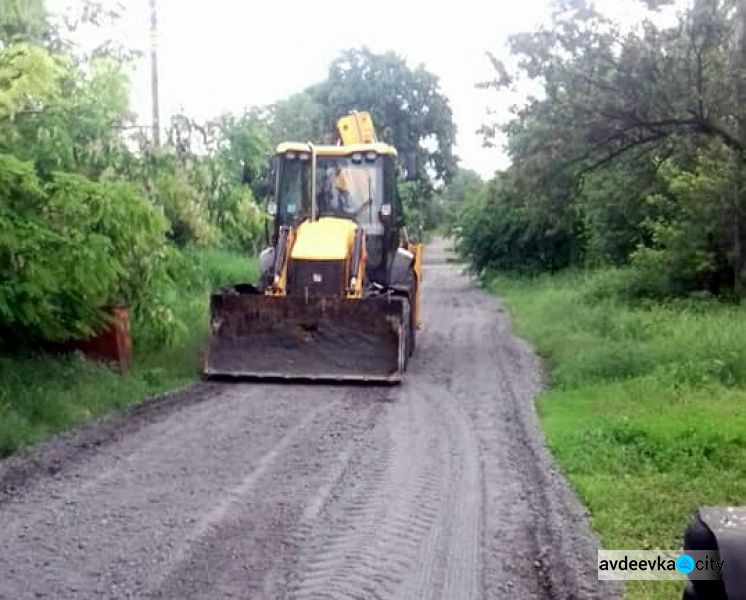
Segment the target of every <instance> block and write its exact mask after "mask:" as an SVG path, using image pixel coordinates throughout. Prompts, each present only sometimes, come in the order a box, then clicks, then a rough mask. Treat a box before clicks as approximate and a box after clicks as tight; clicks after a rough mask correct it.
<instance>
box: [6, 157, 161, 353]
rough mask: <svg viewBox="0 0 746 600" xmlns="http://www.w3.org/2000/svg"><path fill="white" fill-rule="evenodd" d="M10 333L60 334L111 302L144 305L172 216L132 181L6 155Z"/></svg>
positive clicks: (78, 328) (74, 332) (73, 330)
mask: <svg viewBox="0 0 746 600" xmlns="http://www.w3.org/2000/svg"><path fill="white" fill-rule="evenodd" d="M0 231H2V234H1V235H0V331H2V332H3V338H5V339H6V340H7V339H8V338H13V339H15V340H18V339H25V340H29V341H60V340H64V339H68V338H71V337H79V336H83V335H88V334H90V333H91V332H92V331H93V330H95V329H96V328H97V327H99V326H101V325H102V324H103V323H104V319H105V316H104V311H103V310H102V308H103V307H104V306H105V305H106V304H109V303H113V302H120V301H125V302H137V299H138V296H139V294H141V293H142V292H143V290H144V289H146V288H147V287H148V285H150V283H151V280H152V277H153V274H154V273H156V272H157V270H158V268H159V267H158V263H159V261H160V259H161V256H162V252H163V249H164V244H165V239H164V234H165V231H166V221H165V219H164V217H163V215H162V213H161V212H160V211H159V210H156V209H155V208H153V206H152V205H151V204H150V203H149V202H148V201H147V200H146V199H145V198H144V197H143V196H142V195H141V194H140V193H139V192H138V191H137V189H136V188H134V187H133V186H131V185H128V184H125V183H111V182H105V183H96V182H93V181H91V180H89V179H87V178H85V177H83V176H80V175H72V174H63V173H55V174H54V175H53V177H52V180H51V181H50V182H49V183H48V184H46V185H44V184H42V182H40V181H39V179H38V178H37V176H36V175H35V173H34V170H33V167H32V166H31V165H30V164H29V163H25V162H22V161H19V160H17V159H15V158H13V157H12V156H7V155H0Z"/></svg>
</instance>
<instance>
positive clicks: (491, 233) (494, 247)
mask: <svg viewBox="0 0 746 600" xmlns="http://www.w3.org/2000/svg"><path fill="white" fill-rule="evenodd" d="M525 198H526V197H525V195H524V193H523V191H522V190H521V186H520V183H519V182H518V181H517V180H516V179H515V178H513V177H511V175H510V174H498V175H497V176H496V177H495V179H493V180H492V181H490V182H489V184H488V185H487V189H486V192H485V193H484V194H477V195H476V196H474V197H473V198H472V199H470V200H468V201H467V202H466V204H465V205H464V206H463V207H462V209H461V212H460V214H459V218H458V222H457V229H456V232H455V233H456V240H457V248H458V250H459V252H460V253H461V254H462V255H464V256H466V257H467V258H469V260H470V261H471V262H472V265H473V266H474V268H475V270H476V271H478V272H481V271H482V270H484V269H487V268H492V269H504V270H508V271H517V272H537V271H541V270H556V269H559V268H562V267H565V266H568V265H569V264H570V262H571V260H572V258H573V253H574V252H575V251H576V249H575V248H576V239H575V237H574V236H573V235H572V234H571V233H570V232H568V231H566V230H565V228H564V227H563V226H562V221H561V220H560V219H558V218H557V217H556V215H553V214H551V213H547V214H541V213H539V212H538V211H537V210H536V205H531V204H529V203H527V202H526V201H525ZM571 225H572V224H571Z"/></svg>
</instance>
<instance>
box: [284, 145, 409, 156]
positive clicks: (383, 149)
mask: <svg viewBox="0 0 746 600" xmlns="http://www.w3.org/2000/svg"><path fill="white" fill-rule="evenodd" d="M314 149H315V150H316V155H317V156H349V155H350V154H353V153H355V152H377V153H378V154H387V155H391V156H396V148H394V147H393V146H389V145H388V144H384V143H382V142H375V143H373V144H350V145H349V146H314ZM308 150H309V148H308V144H303V143H302V142H282V143H281V144H278V145H277V148H275V154H285V152H288V151H293V152H308Z"/></svg>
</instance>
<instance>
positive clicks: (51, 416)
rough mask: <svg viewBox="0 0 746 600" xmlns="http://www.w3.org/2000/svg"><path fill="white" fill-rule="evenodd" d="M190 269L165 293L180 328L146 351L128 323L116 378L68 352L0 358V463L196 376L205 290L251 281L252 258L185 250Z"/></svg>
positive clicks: (139, 333) (204, 333)
mask: <svg viewBox="0 0 746 600" xmlns="http://www.w3.org/2000/svg"><path fill="white" fill-rule="evenodd" d="M185 255H186V257H187V259H188V261H189V263H190V265H192V267H193V270H192V273H191V275H192V276H191V277H189V278H188V281H187V280H186V279H185V280H184V281H180V282H179V283H178V284H177V285H176V287H175V289H173V290H172V291H171V293H170V295H169V304H170V309H171V311H172V313H173V316H174V317H175V318H176V319H178V320H180V321H182V322H184V323H186V324H187V327H185V328H184V330H183V331H181V332H179V335H178V336H176V337H175V339H174V340H173V341H172V343H171V344H170V345H169V346H167V347H164V348H162V349H159V350H155V351H153V350H150V349H148V348H147V347H144V346H143V343H142V342H140V340H141V339H142V338H143V337H146V336H143V332H142V331H138V329H137V327H136V326H134V325H133V331H132V335H133V344H134V361H133V362H134V365H133V369H132V371H131V372H130V373H128V374H126V375H123V376H121V375H119V374H118V373H116V372H115V371H114V370H113V369H111V368H110V367H109V366H107V365H104V364H98V363H93V362H88V361H86V360H84V359H83V358H82V356H80V355H77V354H74V355H70V356H65V357H50V356H46V355H44V356H42V355H35V356H31V355H30V356H22V357H18V356H13V357H9V356H0V458H3V457H5V456H8V455H10V454H12V453H14V452H16V451H17V450H19V449H20V448H23V447H24V446H27V445H29V444H33V443H35V442H38V441H40V440H43V439H45V438H47V437H49V436H51V435H54V434H55V433H58V432H60V431H62V430H65V429H67V428H69V427H71V426H74V425H76V424H79V423H82V422H84V421H86V420H89V419H91V418H95V417H99V416H102V415H104V414H106V413H108V412H110V411H112V410H115V409H120V408H123V407H125V406H127V405H130V404H134V403H136V402H138V401H140V400H143V399H144V398H147V397H148V396H152V395H154V394H158V393H162V392H165V391H168V390H173V389H178V388H180V387H183V386H186V385H187V384H189V383H192V382H193V381H195V380H197V379H198V378H199V368H200V355H201V352H202V348H203V345H204V342H205V339H206V336H207V329H208V316H207V312H208V298H209V293H210V291H211V290H214V289H217V288H219V287H220V286H222V285H225V284H227V283H232V282H238V281H255V280H256V277H257V269H258V267H257V264H256V260H255V259H254V258H253V257H250V256H246V255H240V254H237V253H234V252H229V251H225V250H213V249H210V250H189V251H187V252H186V254H185Z"/></svg>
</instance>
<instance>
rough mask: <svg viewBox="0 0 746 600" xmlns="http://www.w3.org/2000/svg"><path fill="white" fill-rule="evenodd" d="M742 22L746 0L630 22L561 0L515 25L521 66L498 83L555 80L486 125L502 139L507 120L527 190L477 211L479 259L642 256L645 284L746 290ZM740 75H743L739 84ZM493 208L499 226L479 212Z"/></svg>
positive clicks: (467, 246)
mask: <svg viewBox="0 0 746 600" xmlns="http://www.w3.org/2000/svg"><path fill="white" fill-rule="evenodd" d="M649 5H650V6H651V8H654V9H655V8H658V7H659V6H660V5H661V3H660V2H652V3H649ZM738 22H746V4H744V3H743V2H735V1H733V0H718V1H716V2H709V1H708V2H704V1H701V2H700V1H696V2H693V3H692V4H691V6H690V7H689V8H688V9H687V10H684V11H682V12H681V13H680V15H679V17H678V22H676V23H675V24H674V25H666V26H657V25H655V24H654V21H653V20H647V21H644V22H643V23H642V24H641V25H639V26H638V27H636V28H634V29H631V30H629V31H626V30H625V31H623V30H622V29H621V27H620V26H618V25H617V24H615V23H613V22H611V21H610V20H609V19H607V18H605V17H604V16H603V15H602V14H600V13H599V12H598V11H596V10H595V8H594V7H593V6H592V4H591V3H590V2H586V1H585V0H579V1H573V2H562V3H558V5H557V8H556V11H555V13H554V14H553V22H552V25H551V27H540V28H539V29H538V30H536V31H533V32H528V33H525V34H519V35H516V36H514V37H513V38H512V40H511V49H512V51H513V53H514V55H515V57H516V62H517V65H518V69H517V72H516V73H515V74H510V73H508V71H507V70H506V69H505V67H504V66H503V65H502V64H501V63H500V62H499V61H497V60H495V59H493V63H494V66H495V77H494V79H493V80H492V81H489V82H486V83H485V84H483V85H484V87H486V88H490V89H495V90H500V89H502V88H504V87H506V86H510V85H512V84H514V83H515V82H516V81H517V80H518V79H519V78H522V79H530V80H534V82H535V83H536V84H538V85H540V86H541V88H542V90H543V93H542V94H541V95H540V97H530V98H529V99H528V101H527V102H526V103H525V104H524V105H523V106H519V107H517V108H516V109H515V111H514V118H513V120H512V121H510V122H509V123H507V124H499V123H498V124H495V123H492V124H488V125H487V126H485V127H484V128H483V132H484V133H485V136H486V140H487V141H488V142H492V141H494V139H495V136H496V135H497V133H498V132H500V131H502V133H504V134H506V135H507V139H508V144H507V148H508V151H509V153H510V155H511V157H512V159H513V166H512V167H511V168H510V169H509V170H508V173H507V175H505V177H507V178H508V179H510V180H511V181H512V182H513V183H512V185H513V186H514V188H515V190H516V191H515V192H513V193H509V194H507V196H506V194H505V192H504V191H503V192H502V193H501V194H500V197H501V201H500V202H499V203H497V204H494V203H493V204H490V203H489V201H488V200H485V201H484V203H483V204H484V206H483V207H474V206H472V207H469V208H467V209H466V211H465V213H464V215H463V216H462V221H463V225H464V227H463V228H462V239H461V247H462V249H463V250H464V251H465V252H466V253H467V254H468V255H469V256H470V257H471V258H472V259H473V260H474V261H475V264H476V265H477V267H478V268H479V267H482V266H484V265H488V264H492V265H493V266H501V267H505V268H513V267H514V265H515V263H516V262H517V259H518V254H526V255H527V257H528V258H527V262H528V263H530V264H534V265H536V266H537V267H538V268H541V269H554V268H557V267H558V266H560V267H561V266H564V265H568V264H575V265H583V264H590V265H593V266H597V265H607V264H611V265H625V264H631V265H632V266H633V267H634V270H633V271H632V272H631V273H630V272H627V271H625V274H624V276H623V277H624V278H626V281H627V282H628V283H629V285H630V286H631V288H632V289H634V290H635V291H636V293H639V294H641V295H644V296H654V297H668V296H675V295H682V294H686V293H690V292H697V291H701V290H706V291H708V292H712V293H716V294H731V293H733V292H735V293H736V294H737V295H742V294H743V293H744V290H745V289H746V286H744V281H746V251H745V250H744V248H746V245H745V243H746V220H745V219H744V217H743V215H744V201H743V198H744V197H745V196H744V184H743V182H744V173H746V160H745V158H744V157H746V137H745V136H746V129H745V128H744V123H746V86H744V85H742V83H743V82H742V80H743V79H744V78H743V77H741V76H738V75H736V76H734V75H733V74H734V73H735V74H739V73H740V74H743V73H744V72H745V71H746V63H745V62H744V61H745V60H746V58H744V57H746V52H745V51H743V50H746V48H742V49H741V51H739V52H734V51H733V49H734V48H736V47H737V48H741V46H743V44H744V43H745V42H744V41H743V40H742V39H741V38H739V37H738V31H739V27H734V26H733V23H738ZM728 78H735V80H737V81H738V82H740V83H735V84H734V85H730V86H723V85H722V81H724V80H726V79H728ZM502 187H503V186H502V184H498V188H502ZM495 206H496V207H497V208H494V209H493V207H495ZM508 207H510V208H508ZM480 211H482V212H484V211H487V212H489V213H490V214H489V216H488V217H487V218H488V219H489V221H490V223H492V226H490V227H488V226H486V225H484V224H476V223H474V219H475V218H476V214H478V213H479V212H480ZM475 236H476V237H475ZM479 236H484V238H485V239H478V238H479ZM511 249H514V250H515V257H514V258H515V260H512V259H510V258H509V255H510V252H511ZM547 252H549V253H552V254H554V255H555V256H554V257H553V258H549V257H548V255H547ZM537 258H538V260H537ZM620 281H621V279H620Z"/></svg>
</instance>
